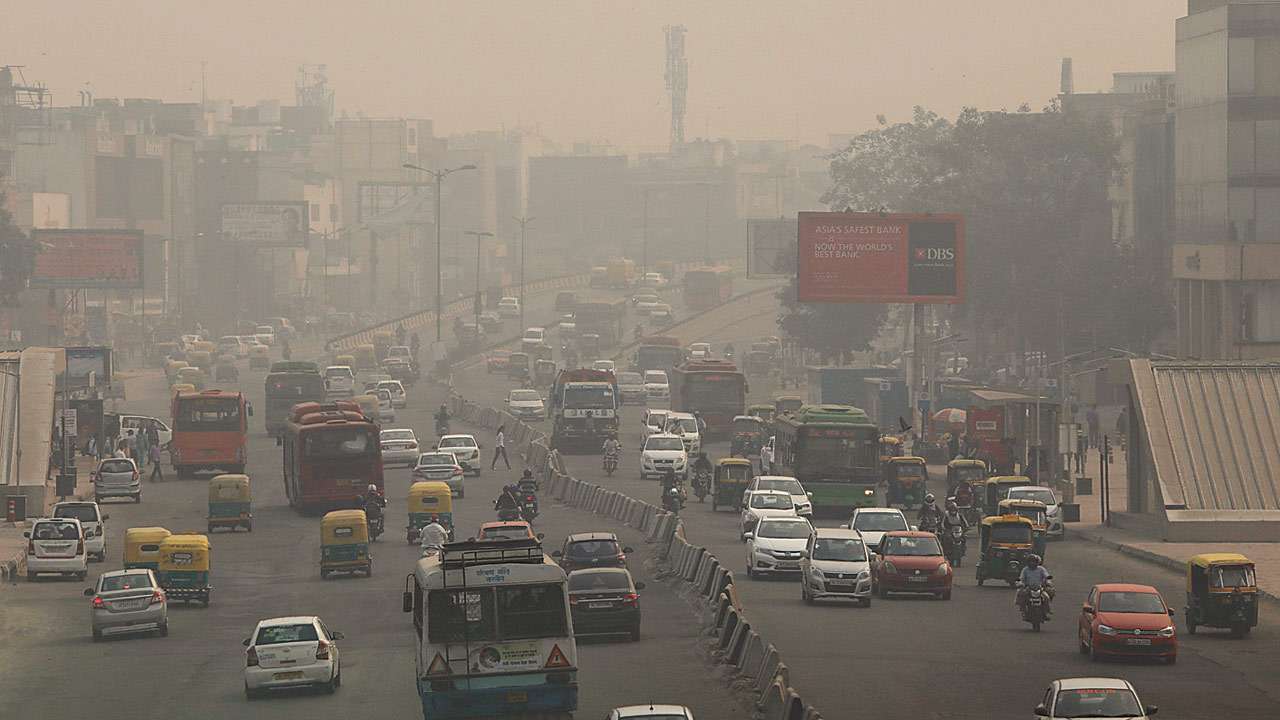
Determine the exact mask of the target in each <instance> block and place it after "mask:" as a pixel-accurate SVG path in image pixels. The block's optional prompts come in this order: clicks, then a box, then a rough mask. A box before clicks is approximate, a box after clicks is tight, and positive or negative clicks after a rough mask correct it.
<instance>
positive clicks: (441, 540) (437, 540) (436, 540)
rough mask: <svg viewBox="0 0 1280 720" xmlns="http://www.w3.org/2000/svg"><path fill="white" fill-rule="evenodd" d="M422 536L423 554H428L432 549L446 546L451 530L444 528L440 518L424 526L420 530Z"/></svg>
mask: <svg viewBox="0 0 1280 720" xmlns="http://www.w3.org/2000/svg"><path fill="white" fill-rule="evenodd" d="M419 533H420V534H421V536H422V554H423V555H427V554H429V553H430V552H432V551H436V550H439V549H440V548H442V547H444V544H445V542H446V541H447V540H448V539H449V531H448V530H445V529H444V526H443V525H441V524H440V522H439V521H438V520H434V519H433V520H432V521H431V522H429V523H427V524H426V525H424V526H423V528H422V530H420V531H419Z"/></svg>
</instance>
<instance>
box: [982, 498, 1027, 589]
mask: <svg viewBox="0 0 1280 720" xmlns="http://www.w3.org/2000/svg"><path fill="white" fill-rule="evenodd" d="M978 541H979V543H980V544H979V546H978V547H979V550H978V562H977V564H976V565H975V567H976V568H977V570H976V572H977V576H978V584H979V585H981V584H982V583H983V582H984V581H986V580H1003V581H1005V582H1007V583H1009V587H1013V586H1014V585H1016V584H1017V582H1018V578H1019V577H1020V576H1021V575H1022V567H1023V566H1024V565H1026V564H1027V556H1028V555H1030V554H1031V553H1032V552H1033V551H1034V550H1035V528H1033V527H1032V526H1031V521H1030V520H1028V519H1026V518H1024V517H1022V516H1021V515H992V516H991V517H987V518H983V519H982V522H981V523H979V524H978Z"/></svg>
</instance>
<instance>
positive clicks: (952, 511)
mask: <svg viewBox="0 0 1280 720" xmlns="http://www.w3.org/2000/svg"><path fill="white" fill-rule="evenodd" d="M956 526H959V527H960V530H961V532H963V531H965V530H968V529H969V521H968V520H965V519H964V515H961V514H960V507H959V506H958V505H956V501H955V500H953V499H950V498H948V499H947V512H946V514H945V515H943V516H942V529H943V530H945V531H947V532H948V534H949V533H950V530H951V528H953V527H956Z"/></svg>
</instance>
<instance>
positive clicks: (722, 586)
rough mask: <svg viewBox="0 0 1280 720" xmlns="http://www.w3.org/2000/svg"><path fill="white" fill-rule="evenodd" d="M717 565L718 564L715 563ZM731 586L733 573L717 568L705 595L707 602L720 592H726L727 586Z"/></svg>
mask: <svg viewBox="0 0 1280 720" xmlns="http://www.w3.org/2000/svg"><path fill="white" fill-rule="evenodd" d="M717 565H718V563H717ZM732 584H733V572H732V571H730V570H726V569H725V568H723V567H720V568H717V572H716V575H715V578H714V582H713V584H712V586H711V587H710V588H708V590H707V592H706V593H705V595H706V597H707V599H708V600H710V599H711V598H714V597H716V596H717V595H719V594H720V593H722V592H727V591H728V589H729V586H730V585H732Z"/></svg>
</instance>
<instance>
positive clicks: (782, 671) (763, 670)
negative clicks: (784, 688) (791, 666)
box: [756, 643, 791, 705]
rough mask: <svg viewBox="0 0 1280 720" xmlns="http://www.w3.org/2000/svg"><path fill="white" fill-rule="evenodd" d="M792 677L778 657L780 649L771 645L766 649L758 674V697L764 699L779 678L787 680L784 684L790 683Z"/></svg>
mask: <svg viewBox="0 0 1280 720" xmlns="http://www.w3.org/2000/svg"><path fill="white" fill-rule="evenodd" d="M790 675H791V672H790V670H788V669H787V666H786V664H785V663H783V662H782V660H781V658H780V657H779V656H778V648H776V647H774V646H773V644H772V643H770V644H769V645H767V646H766V647H765V649H764V660H761V661H760V670H759V672H757V673H756V695H757V696H759V697H763V696H764V693H765V691H767V690H768V689H769V686H770V685H772V684H773V682H774V680H776V679H777V678H778V677H779V676H781V677H783V678H785V679H784V680H783V683H786V682H789V681H790ZM758 704H759V703H758V702H757V705H758Z"/></svg>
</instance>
